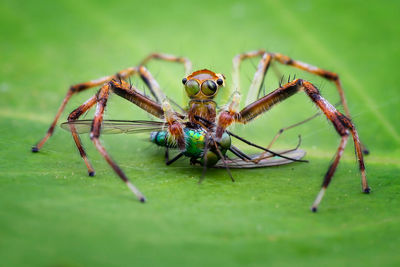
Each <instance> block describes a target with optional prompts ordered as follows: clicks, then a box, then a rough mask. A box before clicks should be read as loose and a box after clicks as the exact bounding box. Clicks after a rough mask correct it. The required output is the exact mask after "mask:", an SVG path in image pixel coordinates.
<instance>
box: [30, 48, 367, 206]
mask: <svg viewBox="0 0 400 267" xmlns="http://www.w3.org/2000/svg"><path fill="white" fill-rule="evenodd" d="M255 57H260V58H261V59H260V61H259V64H258V66H257V70H256V72H255V74H254V77H253V80H252V83H251V85H250V88H249V91H248V97H247V101H246V106H245V107H244V108H243V109H241V110H239V104H240V99H241V90H240V86H239V84H240V82H239V74H240V72H239V70H240V65H241V63H242V61H243V60H245V59H249V58H255ZM152 59H157V60H164V61H169V62H177V63H180V64H183V66H184V69H185V73H186V76H185V77H184V78H183V79H182V83H183V87H184V90H185V92H186V94H187V96H188V97H189V103H188V105H187V107H185V108H182V107H180V106H179V105H178V104H176V103H175V102H174V101H173V100H172V99H169V98H168V97H167V96H166V95H165V93H164V92H163V91H162V90H161V87H160V86H159V84H158V82H157V81H156V80H155V79H154V77H153V76H152V74H151V73H150V72H149V70H148V69H147V68H146V67H145V66H146V64H147V63H148V62H149V61H150V60H152ZM273 62H278V63H281V64H284V65H289V66H292V67H295V68H298V69H301V70H304V71H306V72H309V73H312V74H315V75H318V76H321V77H323V78H325V79H327V80H329V81H332V82H333V83H334V84H335V85H336V88H337V90H338V92H339V95H340V100H341V104H342V105H343V108H344V111H345V114H346V115H343V114H342V113H341V112H339V111H338V110H337V109H336V108H335V106H333V105H331V104H330V103H329V102H328V101H327V100H325V99H324V98H323V97H322V96H321V94H320V92H319V90H318V89H317V87H316V86H315V85H313V84H312V83H310V82H308V81H306V80H303V79H294V80H292V81H291V80H290V79H289V80H288V82H287V83H285V84H282V83H281V84H280V85H279V88H277V89H275V90H274V91H272V92H270V93H269V94H267V95H265V96H261V97H260V91H261V90H262V87H263V83H264V78H265V76H266V74H267V71H268V69H269V67H270V65H271V63H273ZM191 69H192V63H191V61H190V60H189V59H187V58H184V57H175V56H172V55H167V54H160V53H154V54H151V55H149V56H148V57H146V58H145V59H144V60H143V61H142V62H141V63H140V64H139V65H138V66H136V67H131V68H127V69H124V70H122V71H120V72H118V73H117V74H115V75H111V76H106V77H103V78H100V79H97V80H93V81H89V82H85V83H80V84H76V85H73V86H71V87H70V88H69V90H68V92H67V95H66V96H65V98H64V100H63V102H62V104H61V106H60V108H59V109H58V111H57V114H56V116H55V118H54V120H53V123H52V124H51V125H50V128H49V129H48V131H47V134H46V135H45V136H44V137H43V139H42V140H41V141H40V142H38V143H37V144H36V145H35V146H34V147H33V148H32V152H38V151H39V150H40V149H41V148H42V147H43V145H44V144H45V142H46V141H47V140H48V138H49V137H50V136H51V135H52V134H53V132H54V128H55V126H56V124H57V121H58V119H59V117H60V115H61V113H62V111H63V110H64V108H65V106H66V105H67V103H68V101H69V100H70V98H71V97H72V96H73V95H75V94H78V93H79V92H82V91H84V90H87V89H89V88H93V87H97V86H99V87H100V89H99V90H98V92H97V93H96V94H95V95H94V96H92V97H91V98H89V99H88V100H87V101H86V102H85V103H84V104H82V105H81V106H80V107H78V108H77V109H75V110H74V111H72V112H71V113H70V115H69V116H68V121H67V122H65V123H63V124H62V125H61V127H62V128H64V129H66V130H68V131H70V132H71V134H72V137H73V139H74V141H75V144H76V146H77V148H78V150H79V152H80V155H81V157H82V159H83V161H84V162H85V164H86V167H87V169H88V173H89V176H94V174H95V171H94V169H93V167H92V164H91V163H90V161H89V159H88V157H87V155H86V152H85V150H84V148H83V146H82V143H81V140H80V137H79V134H81V133H90V139H91V140H92V141H93V143H94V145H95V147H96V148H97V150H98V151H99V152H100V154H101V155H102V156H103V157H104V159H105V160H106V161H107V163H108V164H109V165H110V166H111V167H112V168H113V169H114V171H115V172H116V174H117V175H118V176H119V177H120V178H121V179H122V180H123V181H124V182H125V183H126V185H127V186H128V187H129V189H130V190H131V191H132V192H133V193H134V194H135V196H136V197H137V198H138V199H139V200H140V201H141V202H145V201H146V198H145V196H144V195H143V194H142V193H141V192H140V191H139V190H138V189H137V188H136V187H135V186H134V185H133V184H132V183H131V182H130V180H129V179H128V177H127V176H126V175H125V173H124V171H123V170H122V169H121V168H120V167H119V166H118V164H117V163H116V162H115V161H114V160H113V159H112V158H111V157H110V155H109V153H108V152H107V151H106V149H105V148H104V147H103V145H102V143H101V142H100V140H99V138H100V134H101V133H104V134H109V133H143V132H148V133H150V141H151V142H153V143H155V144H156V145H158V146H161V147H164V148H165V161H166V164H167V165H170V164H172V163H173V162H175V161H176V160H178V159H179V158H181V157H188V158H189V159H190V163H191V164H200V165H202V166H203V168H204V169H203V175H202V177H201V178H200V181H201V180H202V179H203V178H204V174H205V171H206V169H207V168H209V167H222V168H226V170H227V171H228V173H229V175H230V177H231V179H232V181H234V180H233V177H232V175H231V173H230V171H229V169H230V168H255V167H266V166H272V165H281V164H287V163H291V162H295V161H300V162H305V160H302V158H303V157H304V155H305V152H304V151H303V150H300V149H298V146H297V147H296V148H294V149H291V150H286V151H272V150H271V149H270V147H271V145H272V144H273V143H274V142H275V141H276V139H277V138H278V137H279V135H280V134H281V133H282V132H283V130H284V129H288V128H292V127H294V126H297V125H300V124H301V123H304V122H306V121H308V120H310V119H312V118H313V117H315V116H317V115H318V114H316V115H314V116H313V117H311V118H309V119H307V120H304V121H302V122H300V123H297V124H295V125H293V126H290V127H287V128H284V129H281V130H280V131H279V132H278V134H277V135H276V136H275V138H274V139H273V140H272V142H271V143H270V144H269V146H268V147H263V146H260V145H256V144H254V143H252V142H250V141H248V140H246V139H244V138H242V137H240V136H238V135H236V134H234V133H232V132H231V131H229V130H228V127H229V126H230V125H232V124H235V123H240V124H246V123H248V122H250V121H252V120H253V119H256V118H257V117H258V116H259V115H261V114H263V113H265V112H267V111H268V110H270V109H271V108H272V107H273V106H275V105H276V104H278V103H279V102H281V101H283V100H285V99H287V98H289V97H291V96H292V95H294V94H296V93H297V92H300V91H304V92H305V93H306V94H307V95H308V97H309V98H310V99H311V100H312V101H313V102H314V103H315V104H316V106H317V107H318V108H319V109H320V113H321V114H322V113H323V114H325V116H326V117H327V118H328V119H329V120H330V121H331V123H332V124H333V126H334V128H335V130H336V132H337V133H338V134H339V136H340V137H341V141H340V144H339V147H338V149H337V151H336V154H335V157H334V160H333V162H332V164H331V165H330V167H329V168H328V171H327V173H326V175H325V177H324V180H323V183H322V188H321V190H320V192H319V193H318V195H317V197H316V199H315V201H314V202H313V204H312V206H311V210H312V211H314V212H315V211H317V207H318V205H319V203H320V202H321V200H322V198H323V196H324V194H325V191H326V189H327V187H328V185H329V183H330V182H331V179H332V176H333V174H334V173H335V170H336V167H337V166H338V164H339V160H340V158H341V156H342V154H343V151H344V148H345V146H346V143H347V140H348V138H349V136H350V134H351V136H352V138H353V142H354V146H355V150H356V157H357V159H358V163H359V169H360V172H361V185H362V191H363V192H364V193H369V192H370V188H369V187H368V183H367V178H366V173H365V166H364V159H363V153H367V151H366V150H364V148H363V145H362V144H361V142H360V139H359V137H358V133H357V130H356V128H355V126H354V125H353V123H352V122H351V120H350V114H349V109H348V107H347V103H346V99H345V96H344V92H343V88H342V85H341V82H340V79H339V76H338V75H337V74H336V73H333V72H330V71H326V70H323V69H320V68H318V67H314V66H311V65H309V64H306V63H303V62H300V61H296V60H293V59H291V58H289V57H287V56H285V55H283V54H279V53H269V52H266V51H264V50H257V51H250V52H248V53H243V54H239V55H237V56H235V57H234V59H233V73H232V88H233V91H234V92H233V94H232V96H231V98H230V100H229V102H228V103H227V104H226V105H225V106H223V107H222V108H219V107H218V105H217V103H216V102H215V101H214V98H215V96H216V95H217V94H218V92H219V91H220V90H222V89H223V88H224V87H225V83H226V81H225V76H224V75H223V74H220V73H215V72H213V71H210V70H207V69H203V70H198V71H195V72H192V70H191ZM133 75H139V76H140V78H141V79H142V80H143V81H144V83H145V85H146V86H147V88H148V89H149V91H150V93H151V96H147V95H145V94H144V93H143V92H141V91H139V90H138V89H137V88H136V87H135V86H133V85H132V84H131V83H129V82H128V79H129V78H130V77H131V76H133ZM111 93H114V94H116V95H118V96H120V97H122V98H124V99H126V100H128V101H130V102H132V103H133V104H135V105H137V106H138V107H139V108H141V109H143V110H144V111H146V112H147V113H149V114H151V115H152V116H154V117H156V118H157V119H158V121H145V120H141V121H140V120H137V121H122V120H103V114H104V110H105V107H106V105H107V101H108V98H109V96H110V94H111ZM95 105H96V111H95V115H94V119H93V120H78V119H79V118H80V117H81V115H83V114H84V113H86V112H87V111H88V110H89V109H90V108H92V107H93V106H95ZM173 106H174V107H175V108H174V107H173ZM178 110H179V111H178ZM232 138H234V139H237V140H239V141H241V142H244V143H246V144H247V145H249V146H253V147H256V148H258V149H260V150H261V151H262V152H261V153H259V154H256V155H247V154H246V153H244V152H243V151H241V150H240V149H239V148H237V147H236V146H234V145H233V144H232ZM299 144H300V142H299ZM170 149H175V150H177V151H178V154H177V155H176V156H175V157H174V158H172V159H170V158H169V150H170ZM228 152H230V153H232V154H233V155H234V156H235V158H230V157H229V156H228Z"/></svg>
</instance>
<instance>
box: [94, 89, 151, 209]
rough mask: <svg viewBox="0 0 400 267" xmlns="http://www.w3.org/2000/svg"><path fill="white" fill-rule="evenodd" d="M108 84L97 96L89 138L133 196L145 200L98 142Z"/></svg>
mask: <svg viewBox="0 0 400 267" xmlns="http://www.w3.org/2000/svg"><path fill="white" fill-rule="evenodd" d="M110 87H111V86H110V84H106V85H104V86H103V87H102V88H101V89H100V91H99V93H98V96H97V108H96V113H95V116H94V119H93V123H92V130H91V132H90V139H91V140H92V141H93V143H94V145H95V146H96V148H97V150H98V151H99V152H100V154H101V155H102V156H103V157H104V159H105V160H106V161H107V162H108V164H109V165H110V166H111V167H112V168H113V169H114V171H115V172H116V173H117V174H118V176H119V177H120V178H121V179H122V181H124V182H125V184H126V185H127V186H128V187H129V189H130V190H131V191H132V192H133V193H134V194H135V196H136V197H137V198H138V199H139V201H140V202H145V201H146V198H145V197H144V195H143V194H142V193H141V192H140V191H139V190H138V189H137V188H136V187H135V186H134V185H133V184H132V183H131V182H130V181H129V179H128V177H127V176H126V175H125V173H124V172H123V171H122V169H121V168H120V167H119V166H118V165H117V163H115V162H114V161H113V160H112V159H111V157H110V155H109V154H108V153H107V151H106V150H105V148H104V147H103V145H102V144H101V142H100V139H99V137H100V129H101V124H102V122H103V114H104V109H105V107H106V104H107V100H108V97H109V94H110Z"/></svg>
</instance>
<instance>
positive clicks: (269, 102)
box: [232, 79, 370, 211]
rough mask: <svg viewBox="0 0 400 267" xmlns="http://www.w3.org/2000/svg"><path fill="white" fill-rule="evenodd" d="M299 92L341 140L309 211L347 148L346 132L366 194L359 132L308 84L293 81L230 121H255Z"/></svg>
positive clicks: (314, 207)
mask: <svg viewBox="0 0 400 267" xmlns="http://www.w3.org/2000/svg"><path fill="white" fill-rule="evenodd" d="M299 91H305V93H306V94H307V95H308V96H309V97H310V99H311V100H312V101H313V102H314V103H315V104H316V105H317V106H318V107H319V108H320V109H321V111H322V112H323V113H324V114H325V116H326V117H327V118H328V119H329V120H330V121H331V122H332V124H333V126H334V127H335V129H336V132H337V133H338V134H339V135H340V136H341V137H342V142H341V143H340V145H339V148H338V152H337V155H336V158H335V161H334V163H333V164H332V165H331V166H330V168H329V170H328V172H327V174H326V175H325V179H324V183H323V184H322V189H321V192H320V194H319V195H318V196H317V199H316V201H315V202H314V205H313V206H312V211H316V210H317V206H318V204H319V202H320V201H321V199H322V196H323V195H324V192H325V190H326V189H327V187H328V185H329V183H330V181H331V179H332V177H333V174H334V173H335V170H336V167H337V165H338V163H339V160H340V158H341V156H342V151H343V149H344V147H345V145H346V141H347V137H348V135H349V133H351V134H352V136H353V140H354V146H355V149H356V156H357V158H358V162H359V168H360V172H361V181H362V182H361V184H362V189H363V192H365V193H369V191H370V188H369V187H368V183H367V178H366V174H365V166H364V159H363V154H362V150H361V144H360V141H359V137H358V133H357V131H356V129H355V127H354V125H353V123H352V122H351V120H350V119H349V118H347V117H346V116H344V115H343V114H342V113H340V112H339V111H338V110H337V109H336V108H335V107H334V106H332V105H331V104H330V103H329V102H328V101H326V100H325V99H324V98H323V97H322V96H321V94H320V92H319V90H318V89H317V88H316V87H315V86H314V85H313V84H311V83H310V82H307V81H304V80H301V79H297V80H294V81H292V82H289V83H287V84H285V85H284V86H282V87H280V88H278V89H276V90H275V91H273V92H271V93H270V94H268V95H266V96H264V97H262V98H260V99H258V100H257V101H255V102H253V103H252V104H250V105H248V106H246V107H245V108H243V109H242V110H241V111H240V112H239V113H236V114H233V115H232V116H233V121H232V122H238V123H243V124H245V123H248V122H249V121H251V120H253V119H255V118H256V117H257V116H259V115H261V114H262V113H264V112H266V111H268V110H269V109H271V108H272V107H273V106H274V105H276V104H277V103H279V102H281V101H283V100H285V99H287V98H289V97H290V96H292V95H294V94H296V93H297V92H299Z"/></svg>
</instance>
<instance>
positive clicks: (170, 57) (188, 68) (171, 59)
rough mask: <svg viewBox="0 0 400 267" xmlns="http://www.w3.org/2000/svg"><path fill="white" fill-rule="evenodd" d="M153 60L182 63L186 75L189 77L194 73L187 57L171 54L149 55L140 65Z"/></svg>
mask: <svg viewBox="0 0 400 267" xmlns="http://www.w3.org/2000/svg"><path fill="white" fill-rule="evenodd" d="M152 59H158V60H164V61H169V62H177V63H182V64H183V66H184V68H185V75H186V76H187V75H189V74H190V73H191V72H192V62H191V61H190V60H189V59H188V58H185V57H177V56H174V55H169V54H163V53H153V54H150V55H148V56H147V57H146V58H145V59H143V60H142V62H141V63H140V65H146V64H147V63H148V62H149V61H150V60H152Z"/></svg>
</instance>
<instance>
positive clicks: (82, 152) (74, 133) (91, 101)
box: [68, 95, 97, 176]
mask: <svg viewBox="0 0 400 267" xmlns="http://www.w3.org/2000/svg"><path fill="white" fill-rule="evenodd" d="M96 102H97V95H94V96H92V97H91V98H89V100H87V101H86V102H85V103H84V104H83V105H81V106H80V107H78V108H77V109H75V110H74V111H72V112H71V114H69V116H68V122H73V121H76V120H77V119H79V117H80V116H81V115H82V114H85V112H86V111H88V110H89V109H90V108H92V107H93V106H94V104H96ZM69 127H70V130H71V134H72V137H73V138H74V141H75V144H76V147H77V148H78V150H79V153H80V155H81V157H82V159H83V161H84V162H85V164H86V167H87V169H88V173H89V176H94V174H95V171H94V169H93V167H92V164H91V163H90V161H89V159H88V157H87V155H86V152H85V149H84V148H83V146H82V141H81V139H80V137H79V134H78V133H77V131H76V127H75V125H74V124H72V123H71V124H69Z"/></svg>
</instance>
